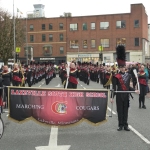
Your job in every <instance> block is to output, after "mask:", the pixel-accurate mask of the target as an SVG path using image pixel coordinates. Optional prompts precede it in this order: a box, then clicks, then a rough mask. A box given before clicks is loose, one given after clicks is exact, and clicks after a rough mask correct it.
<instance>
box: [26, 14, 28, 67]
mask: <svg viewBox="0 0 150 150" xmlns="http://www.w3.org/2000/svg"><path fill="white" fill-rule="evenodd" d="M27 31H28V30H27V12H26V55H27V56H26V59H27V60H26V61H27V65H28V33H27Z"/></svg>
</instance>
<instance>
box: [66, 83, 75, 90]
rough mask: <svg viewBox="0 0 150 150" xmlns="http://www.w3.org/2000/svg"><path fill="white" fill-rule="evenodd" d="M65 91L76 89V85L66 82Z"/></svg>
mask: <svg viewBox="0 0 150 150" xmlns="http://www.w3.org/2000/svg"><path fill="white" fill-rule="evenodd" d="M67 89H77V84H74V83H72V82H69V81H68V87H67Z"/></svg>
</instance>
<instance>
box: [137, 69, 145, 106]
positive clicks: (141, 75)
mask: <svg viewBox="0 0 150 150" xmlns="http://www.w3.org/2000/svg"><path fill="white" fill-rule="evenodd" d="M138 79H139V84H140V94H139V108H141V103H142V107H143V108H146V106H145V95H146V93H147V92H146V87H147V83H146V73H145V72H144V71H140V73H139V74H138Z"/></svg>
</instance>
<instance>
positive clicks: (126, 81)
mask: <svg viewBox="0 0 150 150" xmlns="http://www.w3.org/2000/svg"><path fill="white" fill-rule="evenodd" d="M116 53H117V62H118V68H119V70H120V71H119V73H116V74H115V75H114V77H113V82H112V83H113V89H114V91H122V93H119V92H118V93H115V92H114V95H116V105H117V113H118V129H117V130H118V131H121V130H122V129H124V130H126V131H130V129H129V128H128V107H129V93H127V92H126V91H134V88H132V87H130V79H131V75H130V74H129V73H127V72H125V59H126V56H125V47H124V46H123V45H119V46H118V47H117V48H116ZM135 92H137V93H139V91H138V90H137V91H135ZM114 95H113V96H114ZM111 102H112V99H111Z"/></svg>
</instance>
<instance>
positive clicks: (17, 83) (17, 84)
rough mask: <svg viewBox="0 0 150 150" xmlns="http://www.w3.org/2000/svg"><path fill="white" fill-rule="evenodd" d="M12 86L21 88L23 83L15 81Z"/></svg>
mask: <svg viewBox="0 0 150 150" xmlns="http://www.w3.org/2000/svg"><path fill="white" fill-rule="evenodd" d="M12 84H13V86H20V84H21V82H18V81H14V80H13V82H12Z"/></svg>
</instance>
